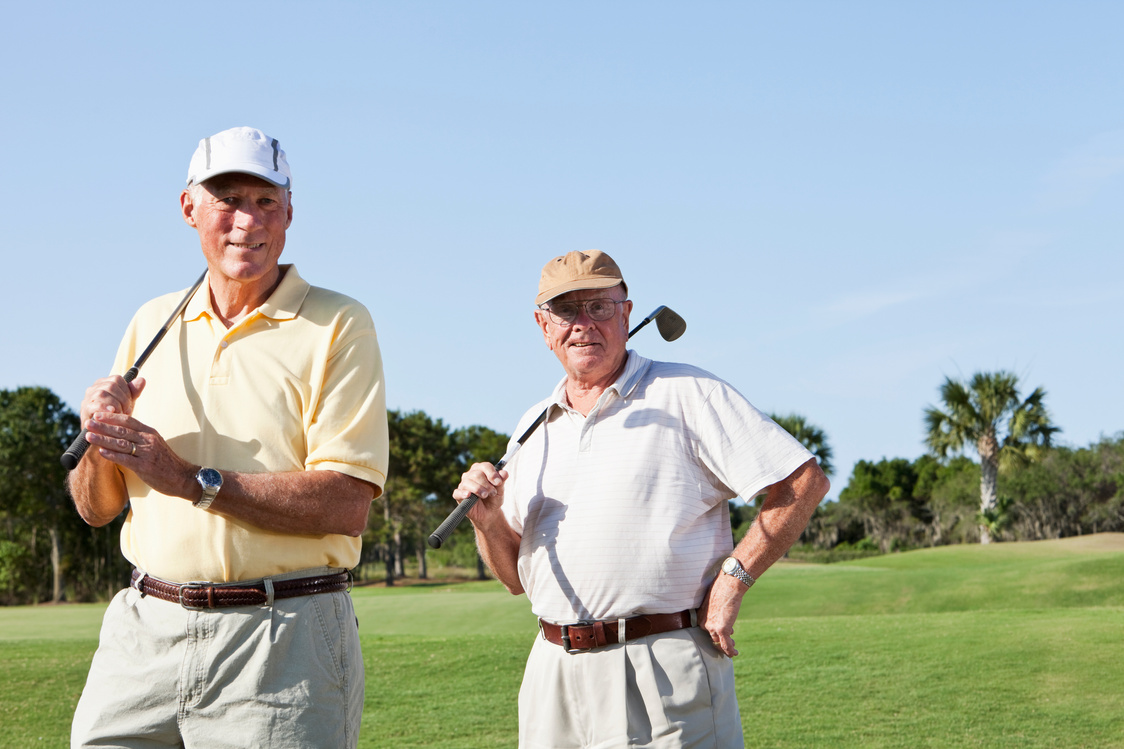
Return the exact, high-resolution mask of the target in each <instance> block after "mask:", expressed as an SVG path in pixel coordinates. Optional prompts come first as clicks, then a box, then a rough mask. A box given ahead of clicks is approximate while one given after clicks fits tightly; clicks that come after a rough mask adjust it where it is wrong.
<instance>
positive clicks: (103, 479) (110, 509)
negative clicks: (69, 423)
mask: <svg viewBox="0 0 1124 749" xmlns="http://www.w3.org/2000/svg"><path fill="white" fill-rule="evenodd" d="M66 488H67V490H68V491H69V492H70V496H71V498H72V499H73V500H74V506H75V508H76V509H77V510H78V514H79V515H80V516H81V517H82V519H83V520H84V521H86V523H87V524H88V525H90V526H92V527H94V528H101V527H102V526H104V525H108V524H109V523H110V522H111V521H112V520H113V519H114V518H115V517H117V516H118V515H120V514H121V511H122V510H124V509H125V505H126V504H128V501H129V494H128V491H127V490H126V488H125V477H124V476H123V475H121V471H120V470H118V468H117V466H115V465H114V464H113V463H111V462H109V461H108V460H104V459H103V458H102V457H101V456H100V455H98V454H97V450H94V449H90V450H88V451H87V453H86V455H85V456H84V458H83V459H82V460H81V461H79V463H78V466H77V467H76V468H75V469H74V470H73V471H71V472H70V473H69V474H68V475H67V477H66Z"/></svg>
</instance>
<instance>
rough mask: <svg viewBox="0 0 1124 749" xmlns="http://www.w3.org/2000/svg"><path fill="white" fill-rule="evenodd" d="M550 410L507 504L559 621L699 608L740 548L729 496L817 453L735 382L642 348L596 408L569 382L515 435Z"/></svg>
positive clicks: (519, 459) (525, 567) (524, 452)
mask: <svg viewBox="0 0 1124 749" xmlns="http://www.w3.org/2000/svg"><path fill="white" fill-rule="evenodd" d="M547 407H549V408H550V414H549V416H548V418H547V420H546V422H545V423H544V424H543V425H542V426H541V427H540V428H539V429H537V430H536V431H535V433H534V434H532V435H531V436H530V437H529V438H528V439H527V441H526V442H525V443H524V444H523V446H522V448H520V450H519V452H518V453H516V455H515V457H514V458H513V459H512V460H511V462H510V463H509V464H508V466H507V469H508V471H509V472H510V478H509V479H508V481H507V483H506V486H505V492H504V512H505V514H506V516H507V519H508V522H509V523H510V524H511V526H512V527H513V528H514V529H515V530H516V531H517V532H519V533H520V534H521V535H522V541H521V544H520V549H519V560H518V567H519V577H520V580H521V582H522V584H523V587H524V590H525V591H526V592H527V597H528V598H529V599H530V601H531V607H532V610H533V611H534V613H535V615H536V616H538V617H541V618H543V619H547V620H549V621H554V622H559V623H565V622H575V621H582V620H600V619H615V618H619V617H628V616H634V615H638V614H656V613H670V612H675V611H682V610H684V609H688V608H696V607H698V606H699V604H700V603H701V602H702V596H703V594H704V593H705V592H706V590H707V588H708V586H709V585H710V583H711V581H713V579H714V576H715V575H716V574H717V568H718V565H719V564H720V563H721V560H722V559H724V558H725V557H726V556H728V555H729V553H730V552H731V551H732V549H733V538H732V535H731V531H730V515H729V510H728V508H727V500H730V499H733V498H735V497H738V496H740V497H743V498H745V499H747V500H748V499H751V498H752V497H754V496H755V495H757V494H759V493H760V492H761V491H763V490H764V489H765V488H767V487H768V486H770V485H771V484H774V483H776V482H778V481H781V480H782V479H784V478H786V477H788V476H789V475H790V474H791V473H792V472H793V471H795V470H796V469H797V468H799V467H800V466H801V465H803V464H804V463H805V462H807V461H808V460H810V459H811V458H812V454H811V453H809V452H808V451H807V450H806V449H805V448H804V446H803V445H801V444H800V443H799V442H798V441H796V440H795V439H793V438H792V437H791V436H790V435H789V434H788V433H787V432H786V431H784V429H782V428H781V427H779V426H778V425H777V424H776V423H775V422H773V421H772V420H771V419H769V418H768V417H767V416H765V415H764V414H763V413H761V412H760V411H758V410H757V409H756V408H754V406H753V405H752V404H751V403H750V402H749V401H748V400H746V398H745V397H744V396H742V395H741V394H740V393H739V392H738V391H737V390H735V389H734V388H733V387H731V386H730V385H729V384H728V383H726V382H724V381H722V380H720V379H719V378H717V377H715V376H714V375H712V374H710V373H708V372H706V371H704V370H702V369H699V368H698V367H693V366H690V365H687V364H675V363H669V362H656V361H652V360H650V359H646V358H644V357H642V356H640V355H638V354H637V353H636V352H635V351H629V352H628V362H627V364H626V366H625V370H624V372H623V373H622V374H621V375H620V377H619V378H618V379H617V381H616V382H615V383H614V384H613V385H612V386H611V387H610V388H609V389H607V390H606V391H605V392H604V393H603V394H602V396H601V398H600V399H599V400H598V402H597V404H596V405H595V406H594V407H593V409H592V410H591V411H590V412H589V414H588V416H582V415H581V414H580V413H578V412H577V411H575V410H573V409H572V408H570V407H569V406H568V405H566V395H565V380H563V382H562V383H560V384H559V385H558V387H557V388H555V390H554V393H553V394H552V395H551V397H550V398H548V399H546V400H545V401H542V402H541V403H539V404H538V405H536V406H535V407H533V408H532V409H531V410H529V411H528V412H527V413H526V414H525V415H524V416H523V418H522V419H521V420H520V424H519V426H518V428H517V429H516V430H515V434H517V435H521V434H522V433H523V432H524V431H525V430H526V427H527V426H529V425H530V423H531V422H532V421H533V420H534V419H535V418H536V417H538V415H539V414H541V413H542V411H543V409H544V408H547Z"/></svg>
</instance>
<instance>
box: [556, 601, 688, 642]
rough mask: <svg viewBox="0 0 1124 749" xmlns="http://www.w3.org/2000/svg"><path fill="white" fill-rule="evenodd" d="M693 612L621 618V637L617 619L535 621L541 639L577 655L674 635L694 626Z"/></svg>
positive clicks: (619, 621) (619, 620)
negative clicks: (628, 642)
mask: <svg viewBox="0 0 1124 749" xmlns="http://www.w3.org/2000/svg"><path fill="white" fill-rule="evenodd" d="M693 613H694V612H693V611H691V610H690V609H688V610H687V611H680V612H679V613H677V614H645V615H643V616H633V617H631V618H628V619H624V620H623V622H624V636H623V637H622V636H621V631H620V623H621V622H622V620H621V619H609V620H608V621H603V622H579V623H577V624H552V623H551V622H548V621H544V620H542V619H539V629H541V630H542V636H543V639H544V640H546V641H547V642H552V643H554V644H555V645H561V646H562V647H564V648H566V652H567V653H580V652H583V651H586V650H593V649H594V648H600V647H603V646H605V645H615V644H616V643H618V642H627V641H628V640H635V639H636V638H638V637H646V636H648V635H658V634H663V633H664V632H674V631H675V630H677V629H686V628H687V627H692V626H695V625H694V624H693V623H692V619H693V618H694V617H693V616H692V614H693Z"/></svg>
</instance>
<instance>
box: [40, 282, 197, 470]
mask: <svg viewBox="0 0 1124 749" xmlns="http://www.w3.org/2000/svg"><path fill="white" fill-rule="evenodd" d="M206 277H207V271H203V275H201V276H199V280H198V281H196V282H195V284H194V285H193V286H192V287H191V288H190V289H188V290H187V294H185V295H184V297H183V299H182V300H181V301H180V303H179V304H177V305H176V309H175V311H174V312H172V314H171V316H170V317H169V318H168V322H166V323H164V327H162V328H160V332H159V333H157V334H156V337H155V338H153V339H152V343H150V344H148V348H146V349H145V350H144V353H142V354H141V355H140V358H139V359H137V360H136V362H134V363H133V366H131V367H129V371H128V372H126V373H125V382H132V381H133V380H135V379H136V378H137V375H138V374H140V368H141V365H143V364H144V363H145V361H146V360H147V359H148V357H149V355H151V354H152V352H153V350H154V349H155V348H156V344H158V343H160V339H162V338H163V337H164V334H165V333H167V332H168V328H170V327H172V323H173V322H175V320H176V318H177V317H179V316H180V313H182V312H183V310H184V307H186V306H187V303H188V302H189V301H190V300H191V297H192V296H193V295H194V294H195V290H196V289H198V288H199V287H200V286H201V285H202V284H203V279H204V278H206ZM88 449H90V443H89V441H87V440H86V430H85V429H83V430H82V433H81V434H79V435H78V436H77V437H75V438H74V441H73V442H71V443H70V447H68V448H66V452H64V453H63V454H62V458H61V460H62V465H63V467H64V468H66V470H68V471H73V470H74V469H75V468H76V467H77V466H78V462H79V461H80V460H82V456H83V455H85V454H86V451H87V450H88Z"/></svg>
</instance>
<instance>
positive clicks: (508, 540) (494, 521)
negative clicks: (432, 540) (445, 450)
mask: <svg viewBox="0 0 1124 749" xmlns="http://www.w3.org/2000/svg"><path fill="white" fill-rule="evenodd" d="M507 478H508V473H507V471H497V470H496V467H495V466H494V465H492V464H491V463H473V464H472V467H471V468H469V469H468V470H467V471H465V472H464V473H463V474H461V482H460V484H459V485H458V486H457V488H456V489H454V490H453V499H455V500H457V502H463V501H465V500H466V499H468V498H469V496H470V495H472V494H475V495H476V496H477V497H479V498H480V501H479V502H477V503H476V504H475V505H473V506H472V509H471V510H469V511H468V515H467V517H468V519H469V520H470V521H472V527H473V528H475V529H476V547H477V548H478V549H479V550H480V557H481V558H482V559H483V560H484V563H485V564H487V565H488V567H489V568H490V569H491V570H492V573H493V574H494V575H495V576H496V579H498V580H499V581H500V582H501V583H503V584H504V587H506V588H507V589H508V591H509V592H510V593H512V594H514V595H519V594H520V593H522V592H523V584H522V582H521V581H520V580H519V569H518V557H519V543H520V540H521V539H520V536H519V534H518V533H516V532H515V531H514V530H513V529H512V527H511V526H510V525H508V522H507V518H505V517H504V514H503V487H504V482H505V481H507Z"/></svg>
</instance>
